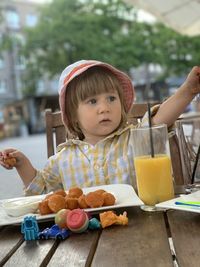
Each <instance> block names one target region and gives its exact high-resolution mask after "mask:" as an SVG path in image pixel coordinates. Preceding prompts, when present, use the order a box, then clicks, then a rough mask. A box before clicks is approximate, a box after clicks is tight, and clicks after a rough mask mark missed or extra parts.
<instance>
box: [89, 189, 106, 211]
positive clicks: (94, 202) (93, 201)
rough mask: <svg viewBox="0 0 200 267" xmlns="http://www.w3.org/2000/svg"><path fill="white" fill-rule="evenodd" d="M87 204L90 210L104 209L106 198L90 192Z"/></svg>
mask: <svg viewBox="0 0 200 267" xmlns="http://www.w3.org/2000/svg"><path fill="white" fill-rule="evenodd" d="M85 202H86V204H87V205H88V206H89V207H90V208H99V207H102V205H103V202H104V198H103V196H102V195H101V194H98V193H95V192H90V193H88V194H87V195H86V196H85Z"/></svg>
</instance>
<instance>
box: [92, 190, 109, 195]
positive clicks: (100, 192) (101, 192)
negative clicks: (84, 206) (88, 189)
mask: <svg viewBox="0 0 200 267" xmlns="http://www.w3.org/2000/svg"><path fill="white" fill-rule="evenodd" d="M94 192H95V193H97V194H100V195H102V194H103V193H105V192H106V190H104V189H98V190H95V191H94Z"/></svg>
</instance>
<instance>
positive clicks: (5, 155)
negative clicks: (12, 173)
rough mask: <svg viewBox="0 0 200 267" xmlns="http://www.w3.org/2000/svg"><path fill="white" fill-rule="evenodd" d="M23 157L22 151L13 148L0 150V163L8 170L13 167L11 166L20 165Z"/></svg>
mask: <svg viewBox="0 0 200 267" xmlns="http://www.w3.org/2000/svg"><path fill="white" fill-rule="evenodd" d="M25 158H26V157H25V156H24V154H23V153H21V152H20V151H18V150H16V149H14V148H8V149H5V150H3V151H0V165H1V166H3V167H4V168H6V169H8V170H9V169H13V167H20V166H21V165H22V164H23V160H24V159H25Z"/></svg>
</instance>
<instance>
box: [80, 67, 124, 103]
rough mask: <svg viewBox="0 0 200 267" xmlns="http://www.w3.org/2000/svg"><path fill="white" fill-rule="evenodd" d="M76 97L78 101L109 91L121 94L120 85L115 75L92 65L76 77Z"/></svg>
mask: <svg viewBox="0 0 200 267" xmlns="http://www.w3.org/2000/svg"><path fill="white" fill-rule="evenodd" d="M77 79H78V80H79V82H77V83H76V90H75V91H76V92H75V94H76V97H77V100H78V102H79V101H84V100H85V99H87V98H89V97H92V96H95V95H98V94H102V93H110V92H116V91H117V92H118V94H119V95H121V91H122V89H121V85H120V83H119V81H118V79H117V78H116V76H115V75H114V74H113V73H112V72H111V71H109V70H107V69H105V68H102V67H99V66H97V67H93V68H91V69H88V70H87V71H86V72H84V73H83V74H81V75H80V76H79V77H77Z"/></svg>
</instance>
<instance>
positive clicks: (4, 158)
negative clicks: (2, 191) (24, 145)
mask: <svg viewBox="0 0 200 267" xmlns="http://www.w3.org/2000/svg"><path fill="white" fill-rule="evenodd" d="M13 158H14V159H15V160H14V161H12V163H11V162H9V161H8V159H13ZM0 165H1V166H3V167H4V168H6V169H12V168H13V167H15V168H16V170H17V172H18V174H19V176H20V177H21V179H22V181H23V183H24V185H25V187H27V186H28V185H29V184H30V183H31V181H32V180H33V178H34V177H35V176H36V169H35V168H34V167H33V165H32V164H31V162H30V160H29V159H28V158H27V157H26V156H25V155H24V154H23V153H22V152H20V151H19V150H17V149H14V148H8V149H5V150H3V151H1V152H0Z"/></svg>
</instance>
